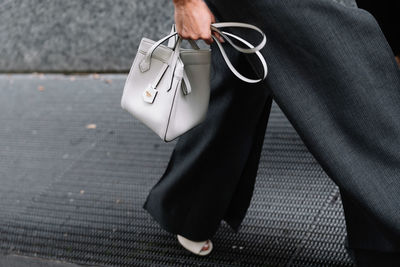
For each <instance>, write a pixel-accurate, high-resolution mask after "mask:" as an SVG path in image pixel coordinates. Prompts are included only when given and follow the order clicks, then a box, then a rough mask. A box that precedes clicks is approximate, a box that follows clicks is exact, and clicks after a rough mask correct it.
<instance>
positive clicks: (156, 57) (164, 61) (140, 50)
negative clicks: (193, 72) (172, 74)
mask: <svg viewBox="0 0 400 267" xmlns="http://www.w3.org/2000/svg"><path fill="white" fill-rule="evenodd" d="M138 52H139V53H141V54H142V55H144V56H145V55H146V53H147V52H146V51H144V50H142V49H139V51H138ZM185 53H186V52H185ZM193 54H195V52H193ZM151 58H154V59H157V60H159V61H161V62H163V63H168V62H167V60H165V59H163V58H161V57H159V56H157V55H154V54H153V55H151ZM206 64H210V62H205V63H196V62H195V61H194V62H190V64H189V65H206Z"/></svg>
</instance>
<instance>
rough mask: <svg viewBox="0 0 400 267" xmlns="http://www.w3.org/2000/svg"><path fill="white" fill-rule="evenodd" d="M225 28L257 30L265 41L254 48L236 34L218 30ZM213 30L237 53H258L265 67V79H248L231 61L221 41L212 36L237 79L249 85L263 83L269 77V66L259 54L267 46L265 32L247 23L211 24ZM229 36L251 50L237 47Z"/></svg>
mask: <svg viewBox="0 0 400 267" xmlns="http://www.w3.org/2000/svg"><path fill="white" fill-rule="evenodd" d="M224 27H240V28H248V29H253V30H256V31H258V32H259V33H261V35H262V37H263V39H262V41H261V42H260V43H259V44H258V45H257V46H255V47H254V46H253V45H252V44H250V43H249V42H247V41H246V40H244V39H242V38H240V37H239V36H237V35H234V34H232V33H229V32H225V31H220V30H219V29H218V28H224ZM211 30H213V31H216V32H218V33H219V34H220V35H221V36H222V37H223V38H224V39H225V40H227V41H228V43H229V44H230V45H232V46H233V48H235V49H236V50H237V51H239V52H242V53H246V54H250V53H256V55H257V57H258V59H259V60H260V62H261V64H262V67H263V72H264V75H263V78H261V79H250V78H247V77H245V76H243V75H242V74H240V73H239V72H238V71H237V70H236V68H235V67H234V66H233V65H232V63H231V61H230V60H229V58H228V56H227V55H226V52H225V50H224V48H223V47H222V45H221V43H220V42H219V40H218V39H217V38H216V37H215V36H214V35H211V36H212V38H213V39H214V41H215V42H216V43H217V45H218V48H219V50H220V51H221V54H222V57H223V58H224V60H225V63H226V64H227V65H228V67H229V69H230V70H231V71H232V72H233V74H235V75H236V77H238V78H239V79H241V80H242V81H244V82H247V83H257V82H261V81H262V80H264V79H265V78H266V77H267V74H268V66H267V63H266V62H265V59H264V57H263V56H262V54H261V53H260V52H259V50H261V49H262V48H263V47H264V46H265V44H266V42H267V38H266V36H265V34H264V32H263V31H261V30H260V29H259V28H258V27H256V26H254V25H251V24H247V23H241V22H219V23H213V24H211ZM228 36H230V37H233V38H234V39H236V40H238V41H239V42H242V43H243V44H245V45H246V46H247V47H249V48H243V47H239V46H237V45H235V44H234V43H233V42H232V40H231V39H230V38H229V37H228Z"/></svg>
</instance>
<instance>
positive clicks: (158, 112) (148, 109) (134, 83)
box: [121, 52, 173, 138]
mask: <svg viewBox="0 0 400 267" xmlns="http://www.w3.org/2000/svg"><path fill="white" fill-rule="evenodd" d="M144 56H145V55H144V53H143V52H138V53H137V55H136V57H135V60H134V63H133V66H132V68H131V70H130V72H129V76H128V78H127V80H126V83H125V87H124V92H123V96H122V100H121V106H122V108H124V109H125V110H127V111H128V112H129V113H131V114H132V115H133V116H134V117H135V118H137V119H138V120H140V121H141V122H142V123H144V124H145V125H146V126H147V127H149V128H150V129H152V130H153V131H154V132H156V133H157V134H158V135H159V136H160V137H161V138H163V136H164V133H165V130H166V126H167V125H166V123H167V118H168V116H169V113H170V107H171V105H172V103H171V101H172V97H173V95H172V94H170V93H169V92H166V87H167V86H168V87H169V84H168V81H167V80H166V79H161V81H160V83H159V84H158V86H157V88H156V90H157V94H156V96H155V98H154V101H153V103H148V102H146V101H145V100H144V97H143V95H144V94H146V89H149V86H150V83H151V82H152V81H154V78H155V77H156V76H157V75H158V73H159V72H160V71H161V69H162V68H163V66H164V61H162V60H160V59H159V58H155V57H152V59H151V67H150V69H149V70H148V71H146V72H141V71H140V68H139V64H140V62H141V60H143V58H144ZM169 71H170V68H168V69H167V70H166V73H165V74H164V77H163V78H165V76H166V75H167V74H168V72H169ZM147 91H148V92H147V94H152V93H153V91H152V90H147ZM152 97H153V96H152Z"/></svg>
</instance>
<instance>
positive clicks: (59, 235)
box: [0, 73, 352, 266]
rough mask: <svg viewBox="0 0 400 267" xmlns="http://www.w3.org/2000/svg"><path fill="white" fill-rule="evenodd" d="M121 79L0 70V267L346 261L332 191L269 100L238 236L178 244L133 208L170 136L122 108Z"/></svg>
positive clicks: (163, 160) (164, 159)
mask: <svg viewBox="0 0 400 267" xmlns="http://www.w3.org/2000/svg"><path fill="white" fill-rule="evenodd" d="M125 79H126V74H107V75H106V74H104V75H96V74H89V75H61V74H52V75H49V74H38V73H36V74H25V75H23V74H19V75H0V123H1V125H2V127H0V148H1V149H0V184H1V187H0V251H1V252H2V256H0V266H75V265H69V264H67V263H65V262H70V263H72V264H77V265H90V266H161V265H162V266H192V265H204V266H282V265H285V266H321V265H325V266H326V265H335V266H351V265H352V264H351V261H350V259H349V258H348V256H347V254H346V252H345V249H344V247H343V241H344V238H345V225H344V218H343V215H342V206H341V202H340V198H339V193H338V189H337V187H336V186H335V185H334V184H333V183H332V182H331V181H330V180H329V178H328V177H327V176H326V174H325V173H324V172H323V170H322V169H321V168H320V166H319V165H318V164H317V163H316V162H315V160H314V159H313V157H312V156H311V154H310V153H309V152H308V150H307V149H306V147H305V146H304V144H303V143H302V141H301V139H300V138H299V137H298V135H297V133H296V132H295V130H294V129H293V128H292V126H291V125H290V123H289V122H288V121H287V119H286V118H285V116H284V115H283V114H282V112H281V111H280V109H279V108H278V107H277V105H276V104H275V103H274V105H273V107H272V111H271V118H270V120H269V125H268V129H267V134H266V137H265V140H264V147H263V152H262V157H261V160H260V166H259V171H258V177H257V184H256V188H255V191H254V195H253V199H252V203H251V206H250V208H249V210H248V213H247V215H246V218H245V220H244V222H243V225H242V228H241V230H240V232H239V233H238V234H234V233H233V232H232V230H231V229H230V228H229V227H228V225H226V224H225V222H222V223H221V227H220V229H219V231H218V232H217V234H216V236H214V238H213V242H214V250H213V252H212V253H211V254H210V256H208V257H205V258H203V257H196V256H194V255H191V254H190V253H189V252H187V251H185V250H184V249H183V248H181V247H180V245H179V244H178V242H177V241H176V239H175V237H174V235H173V234H171V233H168V232H166V231H164V230H163V229H161V228H160V227H159V225H158V224H157V223H156V222H155V221H154V220H153V219H152V218H151V217H150V215H149V214H147V213H146V212H145V210H143V209H142V204H143V202H144V199H145V197H146V196H147V194H148V192H149V190H150V188H151V187H152V186H153V185H154V184H155V183H156V182H157V181H158V178H159V177H160V176H161V174H162V173H163V171H164V170H165V168H166V166H167V163H168V159H169V156H170V153H171V152H172V149H173V147H174V144H175V141H173V142H171V143H163V142H162V141H161V139H159V137H158V136H156V134H154V133H152V132H151V131H150V130H149V129H147V128H146V127H145V126H144V125H143V124H141V123H140V122H139V121H137V120H136V119H134V118H133V117H132V116H131V115H130V114H128V113H127V112H126V111H124V110H122V109H121V107H120V99H121V96H122V90H123V85H124V82H125ZM13 255H17V256H13ZM26 257H28V258H26ZM38 258H39V259H38ZM41 259H43V260H41ZM54 260H60V261H62V262H57V261H54Z"/></svg>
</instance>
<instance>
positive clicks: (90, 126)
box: [86, 123, 97, 129]
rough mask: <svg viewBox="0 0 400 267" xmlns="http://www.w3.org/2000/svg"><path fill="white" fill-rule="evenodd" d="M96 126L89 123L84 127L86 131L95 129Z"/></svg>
mask: <svg viewBox="0 0 400 267" xmlns="http://www.w3.org/2000/svg"><path fill="white" fill-rule="evenodd" d="M96 127H97V126H96V124H94V123H90V124H88V125H86V128H87V129H96Z"/></svg>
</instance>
